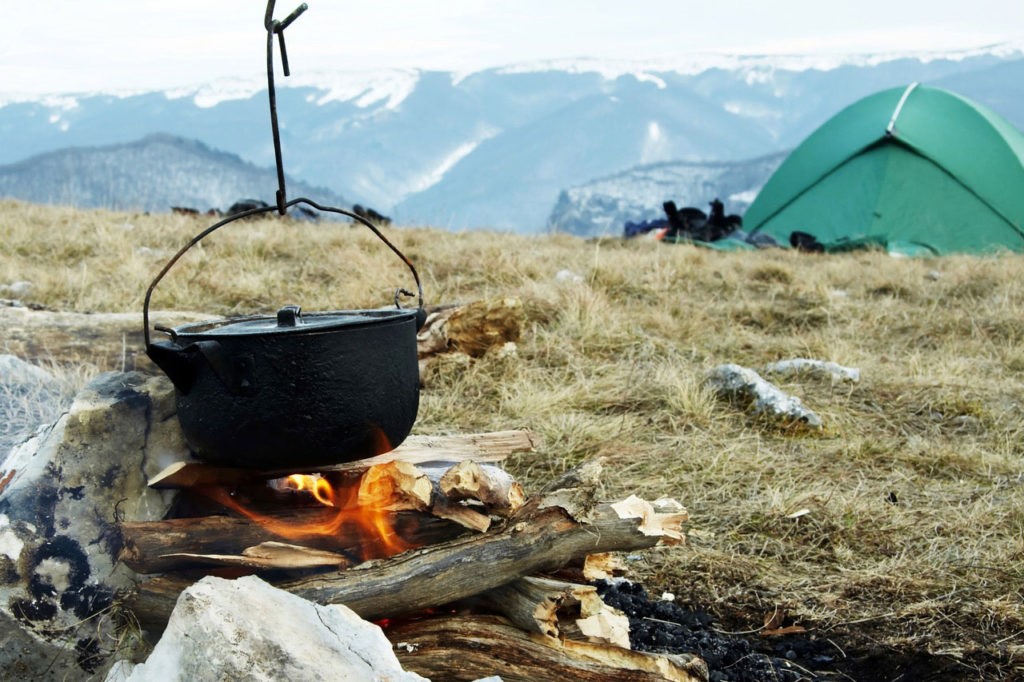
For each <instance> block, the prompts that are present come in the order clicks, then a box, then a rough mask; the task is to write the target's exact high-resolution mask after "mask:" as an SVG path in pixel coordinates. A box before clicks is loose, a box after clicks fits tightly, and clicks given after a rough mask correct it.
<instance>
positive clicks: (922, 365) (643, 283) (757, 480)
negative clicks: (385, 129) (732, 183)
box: [0, 202, 1024, 679]
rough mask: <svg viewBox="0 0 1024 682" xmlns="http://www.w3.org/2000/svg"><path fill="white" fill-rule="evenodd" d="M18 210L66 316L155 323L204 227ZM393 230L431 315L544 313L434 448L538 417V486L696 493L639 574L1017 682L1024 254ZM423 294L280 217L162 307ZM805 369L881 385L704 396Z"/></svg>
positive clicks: (236, 228)
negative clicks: (718, 379)
mask: <svg viewBox="0 0 1024 682" xmlns="http://www.w3.org/2000/svg"><path fill="white" fill-rule="evenodd" d="M0 211H2V215H3V219H2V221H0V244H3V247H2V250H0V287H3V286H4V285H10V284H12V283H14V282H18V281H24V282H28V283H30V285H28V287H27V290H26V289H25V288H22V289H20V291H22V292H23V293H20V294H19V295H18V296H17V298H21V299H22V300H24V301H25V302H30V303H35V304H40V305H44V306H50V307H53V308H56V309H62V310H77V311H101V310H102V311H135V310H140V309H141V306H142V296H143V294H144V292H145V288H146V286H147V285H148V283H149V280H150V279H151V278H152V277H153V275H154V274H155V273H156V271H157V270H158V269H159V267H161V265H162V264H163V262H164V261H165V260H166V258H167V257H168V256H169V255H170V253H172V252H173V251H174V250H176V249H177V248H178V247H179V246H180V245H181V244H182V243H184V242H185V241H186V240H187V239H188V238H189V237H191V236H192V235H193V234H194V233H196V232H198V231H199V230H200V229H202V228H204V227H205V226H206V223H205V222H202V221H196V220H195V219H191V218H188V217H183V216H144V215H128V214H113V213H106V212H80V211H74V210H71V209H60V208H42V207H36V206H30V205H25V204H18V203H12V202H4V203H0ZM388 234H389V235H390V236H391V237H393V239H394V240H395V242H396V243H397V244H398V245H399V246H400V247H401V248H402V249H404V250H405V252H406V253H407V255H409V256H410V258H411V259H412V260H413V261H414V262H415V263H416V265H417V267H418V268H419V271H420V273H421V275H422V278H423V286H424V291H425V294H426V297H427V299H428V303H452V302H458V301H469V300H474V299H479V298H486V297H495V296H517V297H519V298H521V299H522V301H523V303H524V308H525V310H526V315H527V325H526V329H525V331H524V335H523V338H522V340H521V342H520V343H519V345H518V354H517V355H515V356H511V357H509V356H501V357H498V356H494V357H484V358H482V359H479V360H476V361H474V362H472V363H471V364H465V363H455V362H439V363H437V364H435V365H434V367H433V369H432V370H431V374H430V376H429V377H428V382H427V385H426V388H425V390H424V393H423V397H422V407H421V411H420V417H419V420H418V422H417V426H416V431H417V432H419V433H432V432H470V431H482V430H499V429H507V428H528V429H532V430H534V431H536V432H537V433H538V434H540V435H541V436H542V438H543V440H544V445H543V448H542V449H541V451H540V452H537V453H535V454H530V455H527V456H523V457H520V458H518V459H516V460H514V461H512V462H510V464H509V468H510V469H512V470H513V471H514V472H515V473H516V474H517V475H519V476H520V477H522V479H523V480H524V481H525V482H526V483H527V487H528V489H530V488H531V487H535V486H537V485H539V484H540V483H542V482H544V481H546V480H548V479H550V478H551V477H552V476H554V475H555V474H556V473H558V472H561V471H562V470H564V469H565V468H566V467H569V466H571V465H573V464H575V463H578V462H580V461H582V460H584V459H587V458H592V457H597V456H604V457H607V458H609V464H608V466H607V468H606V471H607V472H608V478H607V481H606V485H607V495H608V496H609V497H615V496H621V495H623V494H627V493H631V492H636V493H638V494H641V495H645V496H658V495H662V494H667V495H671V496H674V497H676V498H677V499H679V500H680V501H681V502H683V503H684V504H685V505H686V507H687V508H688V510H689V512H690V514H691V522H690V524H689V531H690V539H689V543H688V545H687V546H685V547H680V548H672V549H669V550H661V551H657V552H654V553H648V554H645V555H643V557H642V559H640V560H638V561H636V562H634V564H633V565H634V566H635V568H636V571H637V573H638V576H639V577H640V579H642V580H643V581H644V583H645V584H647V585H648V586H649V588H650V589H651V590H652V591H655V593H658V591H660V590H662V589H664V590H668V591H671V592H674V593H675V594H676V595H677V599H678V600H679V601H681V602H683V603H687V604H693V605H697V606H701V607H704V608H706V609H708V610H710V611H712V612H713V613H714V614H716V616H717V617H718V618H719V620H720V622H721V623H723V624H725V626H726V627H728V628H730V629H733V630H737V631H739V630H750V631H752V630H756V629H757V628H759V627H761V625H762V620H761V618H762V617H763V615H764V614H765V613H766V612H770V611H772V610H773V609H774V608H775V607H776V606H777V605H782V606H784V607H785V608H786V609H787V610H788V612H789V613H790V614H791V615H792V616H794V617H795V619H796V620H797V621H798V622H799V623H800V624H801V625H803V626H805V627H807V628H809V629H810V630H811V631H812V633H813V635H814V636H816V637H820V638H828V639H830V640H832V641H834V642H835V643H836V646H837V648H839V649H843V648H845V647H848V646H852V645H853V644H854V643H858V644H865V643H871V644H874V645H884V646H892V647H897V648H899V649H900V650H902V651H914V652H917V653H919V654H924V653H930V654H935V655H941V656H946V657H951V658H953V659H956V660H959V665H960V668H959V669H960V670H961V671H962V672H963V677H964V678H966V679H975V678H980V677H988V678H992V679H996V678H999V677H1001V676H1012V675H1013V674H1015V673H1013V672H1012V671H1013V670H1014V669H1015V668H1014V666H1018V667H1017V668H1016V670H1017V673H1016V674H1020V667H1019V666H1021V665H1024V663H1022V661H1024V634H1022V633H1024V615H1022V594H1024V569H1022V567H1021V566H1022V558H1024V467H1022V454H1024V442H1022V435H1024V414H1022V410H1021V402H1022V400H1024V346H1022V341H1024V281H1022V280H1024V278H1022V277H1021V275H1022V273H1024V267H1022V266H1024V260H1022V259H1021V257H1018V256H1014V257H1005V258H989V259H979V258H968V257H954V258H946V259H942V260H901V259H894V258H890V257H888V256H886V255H883V254H879V253H860V254H850V255H844V256H827V257H821V256H809V255H800V254H794V253H787V252H782V251H762V252H756V253H717V252H711V251H705V250H701V249H698V248H694V247H689V246H668V245H662V244H657V243H651V242H630V243H625V242H620V241H613V240H609V241H601V242H585V241H582V240H579V239H576V238H570V237H565V236H539V237H523V236H514V235H505V234H489V233H467V234H453V233H449V232H443V231H440V230H426V229H415V230H412V229H409V230H405V229H389V232H388ZM562 270H569V271H571V272H572V273H575V274H577V275H579V281H573V279H572V278H565V277H562V278H559V277H556V274H557V273H559V271H562ZM409 283H410V280H409V277H408V275H407V271H406V270H405V269H404V266H402V264H401V263H400V262H399V261H398V260H397V259H396V258H394V256H393V255H390V254H389V252H387V251H386V250H385V249H384V248H382V247H380V246H378V245H377V244H376V243H375V241H374V238H373V236H372V235H371V234H369V232H368V231H367V230H364V229H361V228H350V227H348V226H344V225H342V226H339V225H308V224H300V223H294V224H293V223H290V222H287V221H285V222H282V221H277V220H274V219H268V220H262V221H254V222H247V223H235V224H232V225H229V226H228V227H226V228H225V229H224V230H222V231H221V232H218V233H216V234H215V235H213V236H212V237H211V238H210V239H209V240H207V241H205V242H203V246H202V247H201V248H197V249H196V250H194V252H193V253H190V254H189V255H188V256H186V257H185V259H183V261H182V262H181V263H180V264H179V265H178V267H177V268H175V269H174V270H172V271H171V274H170V275H169V276H168V278H167V279H166V280H165V283H164V284H161V286H160V288H159V289H158V290H157V292H156V294H155V296H154V300H153V306H154V308H155V309H181V310H199V311H205V312H208V313H209V314H210V315H211V316H213V315H219V314H241V313H248V312H253V311H267V312H269V311H273V310H275V309H276V308H277V307H279V305H281V304H285V303H293V302H295V303H299V304H301V305H302V306H303V308H304V309H306V310H323V309H338V308H345V307H376V306H380V305H384V304H386V303H387V302H388V301H389V300H390V298H391V292H392V291H393V290H394V288H395V287H397V286H403V285H404V286H409ZM4 296H6V297H8V298H14V297H15V296H13V295H10V294H4V293H3V289H2V288H0V297H4ZM0 351H2V347H0ZM793 357H809V358H816V359H821V360H832V361H835V362H837V363H839V364H841V365H845V366H848V367H856V368H859V369H860V370H861V376H862V378H861V381H860V382H859V383H857V384H838V383H836V384H833V383H832V382H830V381H828V380H820V379H813V378H809V377H803V378H799V379H794V380H787V381H784V382H781V383H780V386H781V387H782V388H783V389H785V390H786V391H789V392H791V393H793V394H795V395H797V396H799V397H800V398H801V399H802V400H803V401H804V403H805V404H806V405H807V406H808V407H809V408H811V409H813V410H815V411H816V412H817V413H818V414H819V415H821V417H822V419H823V421H824V428H823V430H822V431H820V432H815V431H809V430H806V429H790V428H785V427H782V426H778V425H776V424H773V423H771V422H768V421H766V420H764V419H761V418H758V417H755V416H752V415H751V414H749V413H747V412H746V411H745V409H744V407H743V406H742V405H732V404H729V403H725V402H722V401H719V400H718V399H716V398H715V397H714V396H713V395H712V394H711V393H710V392H709V390H708V389H707V388H705V386H704V376H705V373H706V372H707V371H708V370H709V369H710V368H712V367H715V366H717V365H719V364H723V363H738V364H741V365H745V366H748V367H751V368H754V369H758V368H760V367H762V366H763V365H764V364H766V363H768V362H771V361H775V360H779V359H784V358H793ZM57 360H59V358H58V359H57ZM798 512H800V513H798Z"/></svg>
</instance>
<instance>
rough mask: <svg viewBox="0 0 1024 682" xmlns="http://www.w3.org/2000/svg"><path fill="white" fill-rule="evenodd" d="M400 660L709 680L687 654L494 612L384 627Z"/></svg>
mask: <svg viewBox="0 0 1024 682" xmlns="http://www.w3.org/2000/svg"><path fill="white" fill-rule="evenodd" d="M384 634H385V635H387V637H388V639H389V640H391V642H392V644H393V645H394V649H395V655H396V656H398V660H399V661H400V662H401V664H402V667H403V668H405V669H406V670H411V671H413V672H415V673H418V674H420V675H423V676H424V677H427V678H430V679H444V680H466V681H469V680H477V679H479V678H481V677H487V676H490V675H496V674H497V675H500V676H501V679H502V680H504V681H505V682H519V681H522V682H533V681H534V680H573V681H576V680H579V681H580V682H654V681H655V680H657V681H659V682H664V681H665V680H669V681H671V682H707V680H708V677H709V675H708V667H707V664H706V663H705V662H704V661H703V660H702V659H700V658H698V657H697V656H694V655H692V654H674V655H670V654H651V653H644V652H639V651H630V650H629V649H623V648H620V647H617V646H608V645H602V644H593V643H590V642H577V641H574V640H569V639H558V638H555V637H549V636H547V635H541V634H537V633H527V632H524V631H522V630H520V629H519V628H517V627H514V626H513V625H510V624H508V623H507V622H506V621H504V620H503V619H502V618H500V617H497V616H453V617H448V618H435V619H427V620H417V621H410V622H407V623H403V624H401V625H398V626H395V627H392V628H388V629H387V630H385V632H384Z"/></svg>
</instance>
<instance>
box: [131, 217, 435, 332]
mask: <svg viewBox="0 0 1024 682" xmlns="http://www.w3.org/2000/svg"><path fill="white" fill-rule="evenodd" d="M296 204H307V205H308V206H312V207H313V208H315V209H316V210H318V211H326V212H328V213H338V214H341V215H344V216H348V217H349V218H352V219H354V220H356V221H358V222H360V223H362V224H363V225H365V226H366V227H368V228H370V231H371V232H373V233H374V234H375V235H377V238H378V239H380V240H381V241H382V242H384V244H386V245H387V247H388V248H389V249H391V250H392V251H393V252H394V253H395V255H397V256H398V257H399V258H401V259H402V262H403V263H405V264H406V266H407V267H408V268H409V270H410V271H411V272H412V277H413V279H414V280H416V291H417V297H418V301H419V309H420V310H423V284H422V283H421V282H420V274H419V273H418V272H417V271H416V266H414V265H413V264H412V261H411V260H409V259H408V258H407V257H406V255H405V254H404V253H402V252H401V251H399V250H398V247H397V246H395V245H394V244H392V243H391V242H390V241H389V240H388V238H387V237H385V236H384V235H383V234H382V233H381V231H380V230H379V229H378V228H377V226H376V225H374V224H373V223H371V222H370V221H369V220H367V219H366V218H364V217H362V216H361V215H357V214H355V213H352V212H351V211H346V210H345V209H342V208H334V207H333V206H321V205H320V204H318V203H316V202H315V201H313V200H311V199H306V198H305V197H299V198H297V199H292V200H291V201H289V202H288V203H287V204H285V208H286V209H287V208H288V207H291V206H294V205H296ZM277 208H278V207H277V206H265V207H262V208H251V209H249V210H248V211H241V212H240V213H235V214H234V215H231V216H228V217H227V218H225V219H224V220H222V221H220V222H219V223H215V224H213V225H211V226H210V227H208V228H206V229H205V230H203V231H202V232H200V233H199V234H197V235H196V236H195V237H193V238H192V239H190V240H189V242H188V243H187V244H185V246H183V247H181V248H180V249H179V250H178V252H177V253H176V254H174V255H173V256H172V257H171V259H170V260H169V261H167V264H166V265H164V267H163V268H162V269H161V270H160V272H159V273H157V276H156V277H154V278H153V281H152V282H151V283H150V285H149V288H148V289H146V298H145V301H144V302H143V304H142V333H143V335H144V336H145V340H146V347H147V348H148V347H149V345H150V332H149V302H150V299H151V298H152V297H153V291H154V290H155V289H156V286H157V284H159V283H160V280H162V279H163V278H164V275H166V274H167V273H168V272H169V271H170V269H171V268H172V267H174V264H175V263H177V262H178V260H179V259H180V258H181V257H182V256H184V255H185V252H186V251H188V250H189V249H191V248H192V247H193V246H195V245H196V244H198V243H199V242H200V241H202V240H203V239H204V238H205V237H207V236H208V235H209V234H210V233H212V232H215V231H216V230H219V229H220V228H222V227H224V226H225V225H227V224H228V223H233V222H235V221H236V220H239V219H240V218H248V217H249V216H254V215H259V214H260V213H268V212H270V211H273V210H276V209H277ZM396 298H397V297H396ZM395 305H396V307H399V306H398V304H397V300H396V302H395Z"/></svg>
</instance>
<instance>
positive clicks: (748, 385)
mask: <svg viewBox="0 0 1024 682" xmlns="http://www.w3.org/2000/svg"><path fill="white" fill-rule="evenodd" d="M707 383H708V385H709V386H711V387H712V388H713V389H714V390H715V391H716V392H717V393H718V395H719V396H722V397H724V398H727V399H730V400H731V399H739V400H745V401H749V402H750V404H751V407H752V409H753V411H754V412H756V413H759V414H766V415H768V416H771V417H775V418H777V419H783V420H792V421H801V422H804V423H805V424H807V425H808V426H811V427H814V428H821V417H819V416H818V415H817V414H815V413H814V412H812V411H811V410H809V409H807V408H806V407H804V404H803V403H802V402H801V401H800V399H799V398H797V397H796V396H792V395H789V394H788V393H786V392H784V391H782V390H781V389H780V388H779V387H778V386H776V385H774V384H772V383H770V382H768V381H765V380H764V379H763V378H762V377H761V375H760V374H758V373H757V372H755V371H754V370H752V369H749V368H747V367H741V366H740V365H733V364H728V365H719V366H718V367H715V368H714V369H713V370H711V372H709V373H708V377H707Z"/></svg>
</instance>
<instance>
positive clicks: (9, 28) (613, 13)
mask: <svg viewBox="0 0 1024 682" xmlns="http://www.w3.org/2000/svg"><path fill="white" fill-rule="evenodd" d="M2 4H3V7H2V10H0V11H2V14H0V16H2V20H3V22H4V32H3V38H2V39H0V94H17V93H74V92H91V91H96V90H105V91H111V90H123V89H155V88H168V87H174V86H183V85H194V84H199V83H204V82H208V81H211V80H214V79H218V78H225V77H243V78H247V77H251V76H254V75H259V74H261V73H263V71H264V69H265V63H266V61H265V60H266V57H265V49H266V47H265V35H266V34H265V33H264V31H263V15H264V11H265V8H266V3H265V2H264V1H261V0H92V1H88V0H3V3H2ZM298 4H299V2H297V1H293V0H280V1H279V2H278V6H277V9H276V11H275V18H277V19H283V18H284V17H285V16H286V15H287V14H289V13H290V12H291V11H292V10H293V9H295V7H297V6H298ZM308 4H309V6H310V7H309V10H308V11H307V12H306V13H305V14H304V15H303V16H302V17H300V18H299V19H298V21H296V22H295V24H293V25H292V26H291V27H290V28H289V29H288V30H287V31H286V38H287V47H288V55H289V58H290V61H291V65H292V69H293V71H299V70H306V69H308V70H322V69H337V70H364V69H375V68H391V67H400V68H418V69H440V70H452V71H473V70H478V69H482V68H487V67H491V66H502V65H506V64H512V63H518V62H524V61H535V60H542V59H555V58H571V57H593V58H607V59H623V58H626V59H628V58H643V59H654V58H657V59H668V60H672V59H677V58H680V57H683V56H685V55H687V54H691V53H696V52H720V53H735V54H764V53H782V54H804V53H808V52H813V53H844V52H856V53H862V52H878V51H887V52H888V51H908V50H910V51H920V50H945V49H965V48H975V47H981V46H985V45H991V44H995V43H1007V42H1009V43H1014V44H1018V45H1022V44H1024V0H928V1H924V0H915V1H908V0H858V1H856V2H850V1H848V0H772V2H764V1H761V2H758V1H757V0H437V1H435V2H425V1H424V0H361V1H359V2H355V1H352V0H345V1H342V0H308ZM275 59H277V56H276V55H275Z"/></svg>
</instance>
